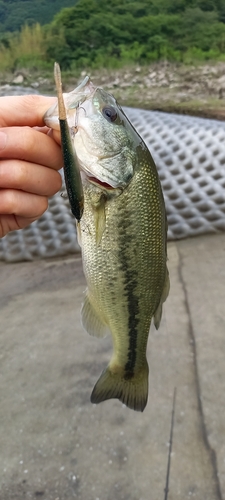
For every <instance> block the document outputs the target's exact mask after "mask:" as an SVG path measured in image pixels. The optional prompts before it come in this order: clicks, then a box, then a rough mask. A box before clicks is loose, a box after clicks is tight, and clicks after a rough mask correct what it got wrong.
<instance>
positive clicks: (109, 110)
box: [102, 106, 117, 122]
mask: <svg viewBox="0 0 225 500" xmlns="http://www.w3.org/2000/svg"><path fill="white" fill-rule="evenodd" d="M102 114H103V116H104V118H106V120H108V122H114V121H115V120H116V119H117V112H116V110H115V108H113V106H105V107H104V108H102Z"/></svg>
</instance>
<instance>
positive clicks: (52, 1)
mask: <svg viewBox="0 0 225 500" xmlns="http://www.w3.org/2000/svg"><path fill="white" fill-rule="evenodd" d="M76 2H77V0H63V1H62V0H0V33H4V32H6V31H19V30H20V29H21V28H22V26H24V25H25V24H28V25H29V26H31V25H33V24H36V23H40V24H46V23H50V22H51V21H52V18H53V16H54V15H55V14H56V13H57V12H59V10H61V9H62V7H72V6H74V5H75V4H76Z"/></svg>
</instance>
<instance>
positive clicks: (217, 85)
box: [0, 62, 225, 120]
mask: <svg viewBox="0 0 225 500" xmlns="http://www.w3.org/2000/svg"><path fill="white" fill-rule="evenodd" d="M86 74H90V76H91V78H92V80H93V82H94V83H95V84H96V85H100V86H102V87H104V88H105V90H107V91H108V92H109V93H112V94H113V95H114V96H115V97H116V99H118V101H119V102H120V104H121V105H123V106H131V107H136V108H144V109H152V110H158V111H167V112H171V113H182V114H189V115H193V116H202V117H208V118H216V119H221V120H224V119H225V63H224V62H218V63H212V62H211V63H208V64H196V65H193V64H192V65H182V64H174V63H173V64H172V63H168V62H165V63H155V64H152V65H150V66H137V65H136V66H129V67H126V68H122V69H118V70H108V69H101V70H98V71H97V70H95V71H88V70H87V71H82V72H78V73H77V74H76V75H74V74H73V75H72V74H71V72H67V73H64V74H63V85H64V91H65V92H69V91H70V90H72V89H73V88H75V87H76V85H77V83H78V81H80V80H81V79H82V77H84V76H85V75H86ZM18 85H19V86H22V87H30V89H31V91H32V89H33V92H38V93H44V94H54V93H55V90H54V88H55V85H54V79H53V72H52V73H46V74H41V75H40V72H39V73H38V72H36V71H29V70H27V69H24V70H21V71H17V72H16V73H14V74H5V75H3V74H2V75H1V74H0V95H3V94H4V95H6V94H7V93H9V92H10V93H13V89H15V87H17V86H18Z"/></svg>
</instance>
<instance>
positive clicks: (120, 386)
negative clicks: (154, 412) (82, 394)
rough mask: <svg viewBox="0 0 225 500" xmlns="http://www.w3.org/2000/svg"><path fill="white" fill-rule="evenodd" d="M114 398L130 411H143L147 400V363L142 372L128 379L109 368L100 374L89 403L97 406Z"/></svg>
mask: <svg viewBox="0 0 225 500" xmlns="http://www.w3.org/2000/svg"><path fill="white" fill-rule="evenodd" d="M114 398H116V399H119V400H120V401H121V402H122V403H124V404H125V405H126V406H127V407H128V408H131V409H132V410H136V411H144V409H145V406H146V404H147V400H148V363H147V361H146V364H145V365H144V367H143V369H142V371H141V372H139V373H138V374H137V375H134V376H133V377H130V378H128V377H127V378H126V376H122V374H121V373H113V372H112V371H111V370H110V367H109V366H108V367H107V368H106V370H104V371H103V372H102V374H101V376H100V378H99V379H98V381H97V383H96V384H95V386H94V389H93V391H92V394H91V402H92V403H95V404H98V403H101V402H102V401H106V400H107V399H114Z"/></svg>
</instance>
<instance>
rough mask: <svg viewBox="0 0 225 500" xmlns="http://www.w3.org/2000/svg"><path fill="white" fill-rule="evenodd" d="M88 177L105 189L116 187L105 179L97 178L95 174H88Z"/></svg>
mask: <svg viewBox="0 0 225 500" xmlns="http://www.w3.org/2000/svg"><path fill="white" fill-rule="evenodd" d="M87 178H88V180H89V182H92V183H93V184H97V185H98V186H100V187H101V188H105V189H109V190H110V189H111V190H112V189H116V188H115V187H114V186H111V185H110V184H108V183H107V182H105V181H101V180H100V179H97V177H94V176H93V175H87Z"/></svg>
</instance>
